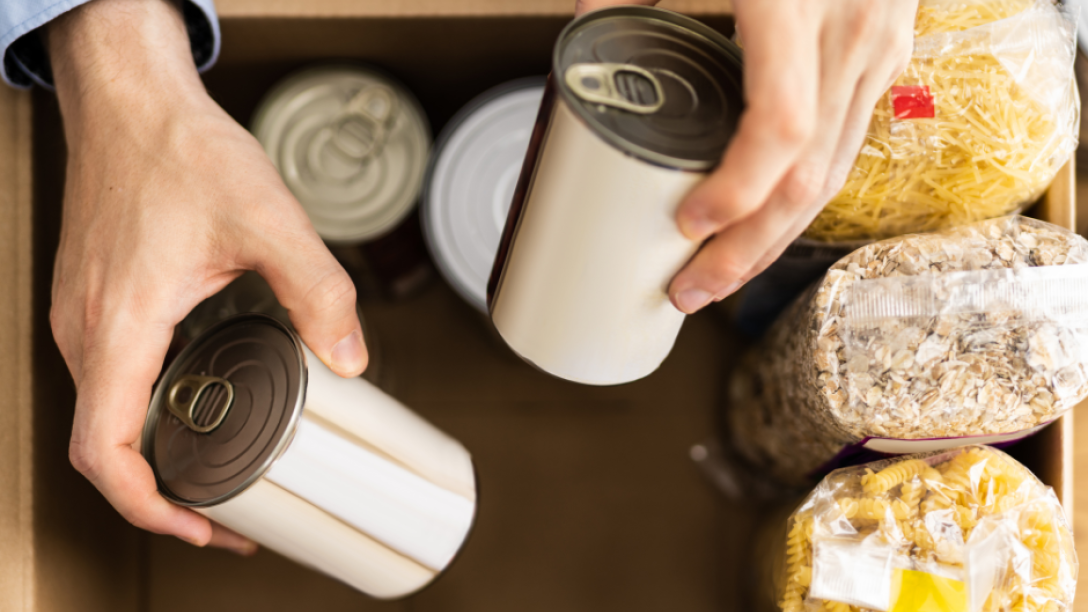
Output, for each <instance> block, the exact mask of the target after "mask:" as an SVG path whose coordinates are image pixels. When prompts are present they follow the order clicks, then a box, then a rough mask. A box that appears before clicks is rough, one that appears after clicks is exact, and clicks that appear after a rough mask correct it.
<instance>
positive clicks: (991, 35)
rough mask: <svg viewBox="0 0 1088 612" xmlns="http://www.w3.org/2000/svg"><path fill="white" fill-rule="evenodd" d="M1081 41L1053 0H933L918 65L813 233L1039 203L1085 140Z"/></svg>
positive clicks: (853, 233)
mask: <svg viewBox="0 0 1088 612" xmlns="http://www.w3.org/2000/svg"><path fill="white" fill-rule="evenodd" d="M1076 48H1077V47H1076V20H1075V18H1074V16H1073V15H1072V14H1070V13H1069V12H1068V11H1067V10H1066V9H1064V8H1061V7H1059V6H1057V5H1055V4H1054V3H1053V2H1052V1H1051V0H922V1H921V3H920V6H919V9H918V15H917V20H916V24H915V40H914V52H913V55H912V58H911V61H910V64H909V66H908V68H907V69H906V71H905V72H904V73H903V74H902V75H901V76H900V77H899V78H898V79H897V80H896V82H895V84H894V85H893V86H892V88H891V89H890V90H889V91H888V92H887V94H885V96H884V97H883V98H882V99H881V101H880V102H879V104H878V105H877V108H876V110H875V111H874V114H873V119H872V122H871V123H870V126H869V133H868V137H867V139H866V142H865V144H864V146H863V147H862V149H861V152H860V154H859V155H858V158H857V161H856V162H855V165H854V168H853V170H852V171H851V173H850V175H849V178H848V179H847V181H846V185H845V187H844V188H843V189H842V191H841V192H840V193H839V194H838V195H837V196H836V197H835V198H834V199H833V200H832V201H831V202H830V203H829V204H828V205H827V207H826V208H825V209H824V211H823V212H822V213H821V214H820V215H819V216H818V217H817V218H816V220H815V221H814V222H813V223H812V225H811V226H810V227H809V229H808V231H807V232H806V236H808V237H809V238H813V239H817V240H821V241H827V242H841V241H849V240H858V239H879V238H887V237H891V236H897V235H901V234H905V233H909V232H920V231H933V230H937V229H941V228H945V227H952V226H955V225H962V224H966V223H971V222H975V221H979V220H983V219H989V218H994V217H998V216H1001V215H1006V214H1009V213H1011V212H1014V211H1016V210H1018V209H1021V208H1022V207H1024V206H1025V205H1027V204H1030V203H1031V202H1033V201H1035V200H1036V199H1037V198H1038V197H1039V196H1040V195H1042V193H1043V191H1044V190H1045V189H1046V187H1047V186H1048V185H1049V184H1050V182H1051V181H1052V180H1053V178H1054V176H1055V174H1056V173H1057V172H1058V170H1059V169H1060V168H1061V167H1062V165H1064V164H1065V162H1066V161H1067V160H1068V159H1069V157H1070V156H1071V155H1072V154H1073V152H1074V151H1075V150H1076V147H1077V135H1078V133H1079V124H1080V98H1079V96H1078V94H1077V90H1076V82H1075V80H1074V76H1073V60H1074V58H1075V55H1076Z"/></svg>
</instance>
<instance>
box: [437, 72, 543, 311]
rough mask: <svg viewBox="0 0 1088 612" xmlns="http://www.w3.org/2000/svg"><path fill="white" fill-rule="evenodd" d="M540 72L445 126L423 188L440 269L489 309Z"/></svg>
mask: <svg viewBox="0 0 1088 612" xmlns="http://www.w3.org/2000/svg"><path fill="white" fill-rule="evenodd" d="M543 96H544V79H543V78H532V79H519V80H517V81H512V82H510V83H506V84H504V85H499V86H498V87H495V88H492V89H490V90H488V91H486V92H484V93H483V94H481V95H480V96H478V97H476V98H475V99H474V100H473V101H472V102H470V103H469V104H468V105H466V106H465V108H463V109H462V110H461V111H460V112H459V113H458V115H457V116H456V117H455V118H454V119H453V120H451V121H450V123H449V125H447V126H446V128H445V129H444V130H443V131H442V135H441V136H440V137H439V140H438V144H437V146H436V150H435V155H434V158H433V160H432V162H431V168H430V171H429V175H428V180H427V182H426V186H425V192H424V196H423V214H422V220H423V229H424V235H425V236H426V238H427V246H428V247H429V248H430V250H431V254H432V255H433V257H434V260H435V263H436V264H437V266H438V269H439V270H440V271H441V272H442V275H443V276H445V278H446V280H447V281H448V282H449V283H450V284H451V285H452V286H453V288H454V289H455V290H457V292H458V293H459V294H461V296H462V297H463V298H464V299H465V300H466V301H468V302H469V303H470V304H472V305H473V306H474V307H476V309H477V310H479V311H480V312H482V313H484V314H487V279H488V277H489V276H490V275H491V266H492V263H493V262H494V260H495V253H496V251H498V249H499V240H500V238H501V237H502V230H503V227H504V226H505V225H506V213H507V211H508V210H509V208H510V202H511V200H513V197H514V188H515V187H516V186H517V182H518V177H519V176H520V174H521V166H522V162H523V161H524V159H525V153H526V151H527V150H528V148H529V138H530V137H531V136H532V133H533V126H534V124H535V121H536V115H537V111H539V110H540V100H541V98H542V97H543Z"/></svg>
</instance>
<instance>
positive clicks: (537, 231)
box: [488, 6, 743, 385]
mask: <svg viewBox="0 0 1088 612" xmlns="http://www.w3.org/2000/svg"><path fill="white" fill-rule="evenodd" d="M742 107H743V97H742V80H741V58H740V50H739V49H738V48H737V46H736V45H734V44H733V43H732V42H730V41H729V40H728V39H726V38H725V37H724V36H722V35H721V34H720V33H718V32H716V31H714V30H712V29H710V28H709V27H707V26H705V25H703V24H701V23H699V22H698V21H695V20H693V19H690V18H687V17H683V16H681V15H678V14H676V13H672V12H670V11H666V10H662V9H655V8H649V7H630V6H629V7H617V8H611V9H604V10H600V11H596V12H593V13H589V14H587V15H585V16H583V17H581V18H580V19H577V20H575V21H574V22H572V23H571V24H570V25H568V26H567V28H566V29H565V30H564V31H563V33H562V34H560V37H559V41H558V42H557V44H556V46H555V52H554V55H553V60H552V74H551V77H550V79H549V83H548V87H547V89H546V91H545V94H544V99H543V102H542V103H541V109H540V113H539V115H538V118H537V125H536V128H535V130H534V133H533V137H532V142H531V144H530V146H529V151H528V154H527V155H526V158H525V164H524V166H523V168H522V173H521V177H520V179H519V181H518V186H517V189H516V190H515V194H514V199H513V202H512V204H511V207H510V214H509V216H508V218H507V222H506V228H505V230H504V233H503V238H502V241H501V243H500V245H499V252H498V254H497V255H496V259H495V264H494V267H493V269H492V273H491V279H490V281H489V283H488V306H489V310H490V313H491V319H492V321H493V322H494V324H495V328H496V329H497V330H498V332H499V334H500V335H501V336H502V337H503V339H504V340H505V341H506V343H507V344H508V345H509V346H510V347H511V348H512V349H513V350H514V352H516V353H517V354H518V355H520V356H521V357H522V358H524V359H525V360H526V361H529V362H530V363H532V364H534V365H536V366H537V367H539V368H540V369H542V370H544V371H546V372H549V373H551V374H554V375H556V376H559V377H561V378H565V379H568V380H572V381H576V382H581V383H586V384H595V385H608V384H618V383H624V382H629V381H632V380H636V379H638V378H642V377H644V376H646V375H648V374H650V373H651V372H653V371H654V370H656V369H657V367H658V366H659V365H660V364H661V362H662V361H663V360H664V359H665V357H666V356H667V355H668V353H669V351H670V350H671V349H672V346H673V343H674V342H675V340H676V336H677V334H678V333H679V331H680V326H681V325H682V323H683V321H684V315H683V314H682V313H681V312H680V311H678V310H676V309H675V308H674V307H673V306H672V304H671V303H670V302H669V299H668V295H667V293H666V291H667V288H668V285H669V281H670V280H671V279H672V277H673V276H674V275H675V274H676V272H678V271H679V270H680V268H681V267H682V266H683V265H684V264H685V263H686V262H687V261H688V260H689V259H690V258H691V256H692V255H693V254H694V253H695V251H696V250H697V249H698V248H699V244H698V243H695V242H692V241H690V240H687V239H686V238H685V237H684V236H683V235H682V234H681V233H680V230H679V229H678V228H677V225H676V220H675V214H676V209H677V206H678V205H679V203H680V201H681V200H682V199H683V197H684V196H685V195H686V194H687V192H688V191H689V190H690V189H691V188H692V187H693V186H694V185H695V184H696V183H697V182H699V181H700V180H701V179H702V178H703V177H704V176H706V174H707V173H708V172H709V171H710V170H711V169H712V168H713V167H714V166H715V165H717V163H718V162H719V161H720V159H721V156H722V153H723V152H724V150H725V147H726V145H727V144H728V143H729V140H730V139H731V138H732V135H733V132H734V130H735V128H736V124H737V121H738V119H739V117H740V113H741V110H742Z"/></svg>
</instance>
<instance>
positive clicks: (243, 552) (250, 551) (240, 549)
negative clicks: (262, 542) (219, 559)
mask: <svg viewBox="0 0 1088 612" xmlns="http://www.w3.org/2000/svg"><path fill="white" fill-rule="evenodd" d="M230 551H231V552H233V553H234V554H236V555H239V556H242V557H252V556H253V555H255V554H257V543H256V542H253V541H251V540H247V541H246V543H245V544H241V545H239V546H236V547H234V548H231V549H230Z"/></svg>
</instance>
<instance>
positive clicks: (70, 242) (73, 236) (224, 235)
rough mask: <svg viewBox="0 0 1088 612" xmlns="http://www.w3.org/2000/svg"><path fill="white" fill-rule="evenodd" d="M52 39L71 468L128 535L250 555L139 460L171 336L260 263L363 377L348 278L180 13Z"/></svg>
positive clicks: (90, 16)
mask: <svg viewBox="0 0 1088 612" xmlns="http://www.w3.org/2000/svg"><path fill="white" fill-rule="evenodd" d="M48 42H49V51H50V58H51V62H52V68H53V73H54V75H55V78H56V85H57V98H58V101H59V103H60V109H61V114H62V116H63V119H64V129H65V138H66V141H67V144H68V151H69V155H68V166H67V174H66V185H65V194H64V219H63V226H62V230H61V237H60V247H59V249H58V252H57V260H56V266H55V270H54V279H53V295H52V298H53V299H52V311H51V312H50V323H51V326H52V329H53V336H54V338H55V339H56V341H57V346H58V347H59V348H60V352H61V354H62V355H63V356H64V359H65V361H66V363H67V364H68V368H69V370H70V371H71V374H72V378H73V379H74V381H75V384H76V387H77V390H78V397H77V400H76V408H75V420H74V424H73V428H72V439H71V443H70V446H69V456H70V459H71V461H72V464H73V466H74V467H75V468H76V469H77V470H79V471H80V473H82V474H83V475H84V476H86V477H87V479H88V480H90V481H91V482H92V483H93V484H94V485H95V487H97V488H98V490H99V491H101V492H102V494H103V495H104V496H105V497H106V498H107V499H108V500H109V501H110V503H111V504H113V506H114V508H116V509H117V511H118V512H119V513H121V515H122V516H124V517H125V519H127V520H128V521H129V522H131V523H132V524H133V525H136V526H137V527H140V528H143V529H146V530H148V531H151V532H154V533H161V534H169V535H173V536H176V537H178V538H181V539H182V540H185V541H186V542H190V543H192V544H194V545H197V546H208V545H210V546H219V547H223V548H227V549H231V550H234V551H236V552H239V553H243V554H245V553H252V552H253V551H254V550H255V544H253V543H252V542H250V541H249V540H247V539H246V538H244V537H242V536H240V535H238V534H237V533H234V532H232V531H230V530H229V529H226V528H224V527H222V526H221V525H218V524H215V523H212V522H210V521H209V520H208V519H207V518H205V517H203V516H201V515H199V514H197V513H196V512H193V511H192V510H188V509H185V508H183V507H181V506H178V505H175V504H173V503H170V502H169V501H167V500H166V499H164V498H163V497H162V496H161V495H160V494H159V492H158V490H157V487H156V480H155V476H154V474H153V473H152V470H151V467H150V466H149V465H148V463H147V461H146V460H145V459H144V458H143V456H142V455H141V454H140V452H139V440H140V434H141V430H142V429H143V425H144V419H145V417H146V415H147V407H148V402H149V400H150V396H151V388H152V385H154V383H155V378H156V377H157V376H158V374H159V371H160V369H161V367H162V363H163V359H164V357H165V356H166V352H167V347H168V345H169V344H170V339H171V335H172V332H173V328H174V326H175V325H176V324H177V323H178V322H180V321H181V320H182V318H183V317H184V316H185V315H186V314H187V313H188V312H189V310H191V309H192V308H193V307H194V306H196V304H197V303H199V302H200V301H202V300H203V299H204V298H206V297H208V296H210V295H212V294H214V293H216V292H218V291H219V290H220V289H222V288H223V287H224V286H226V285H227V284H228V283H229V282H230V281H232V280H234V279H235V278H237V277H238V276H239V275H240V274H241V273H242V271H243V270H256V271H258V272H259V273H260V274H261V275H262V276H263V277H264V278H265V279H266V280H267V281H268V282H269V284H270V285H271V286H272V288H273V290H274V291H275V293H276V297H277V299H278V300H279V302H280V303H281V304H283V306H284V307H285V308H287V310H288V311H289V313H290V316H291V322H292V324H293V325H294V327H295V328H296V329H298V331H299V333H300V334H301V335H302V337H303V338H304V339H305V340H306V342H307V343H308V345H309V346H310V347H312V348H313V350H314V352H315V353H316V354H317V355H318V356H319V357H320V358H321V359H322V360H324V361H325V362H326V363H327V364H329V366H330V368H331V369H333V370H334V371H335V372H336V373H337V374H340V375H342V376H357V375H358V374H359V373H360V372H361V371H362V370H363V369H364V368H365V367H366V360H367V355H366V349H365V347H364V346H363V339H362V331H361V328H360V325H359V320H358V317H357V316H356V312H355V289H354V285H353V284H352V282H351V280H350V278H349V277H348V276H347V274H346V273H345V272H344V270H343V268H341V267H340V265H339V264H338V263H337V262H336V260H335V259H334V258H333V256H332V254H331V253H329V251H328V249H327V248H325V246H324V244H323V243H322V242H321V239H320V238H319V237H318V235H317V233H316V232H315V231H314V230H313V226H312V225H311V224H310V223H309V221H308V220H307V217H306V214H305V212H304V211H303V210H302V208H301V207H300V206H299V204H298V201H297V200H296V199H295V198H294V197H293V196H292V195H291V193H290V192H289V191H288V190H287V188H286V187H285V186H284V184H283V182H282V181H281V180H280V178H279V176H278V175H277V173H276V169H275V167H274V166H273V165H272V163H271V162H270V161H269V159H268V157H267V156H266V155H265V153H264V151H263V150H262V149H261V147H260V145H259V144H258V142H257V141H256V139H254V138H253V137H252V136H250V135H249V134H248V133H247V132H246V131H245V130H244V129H242V127H241V126H240V125H238V124H237V123H236V122H234V121H233V120H232V119H231V118H230V117H229V116H228V115H227V114H226V113H225V112H224V111H223V110H222V109H221V108H220V107H219V106H218V105H216V104H215V102H214V101H213V100H212V99H211V98H210V97H209V96H208V94H207V92H206V91H205V90H204V87H203V85H202V84H201V82H200V79H199V76H198V75H197V72H196V66H195V64H194V63H193V60H192V55H191V53H190V47H189V40H188V37H187V34H186V30H185V23H184V21H183V20H182V17H181V13H180V10H179V9H178V8H177V7H176V6H174V5H173V4H172V3H169V2H165V1H157V0H156V1H153V2H146V1H141V0H96V1H95V2H90V3H87V4H85V5H83V6H80V7H78V8H76V9H74V10H72V11H70V12H68V13H66V14H65V15H64V16H63V17H61V18H59V19H57V20H55V21H54V22H52V23H51V24H50V26H49V30H48Z"/></svg>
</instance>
